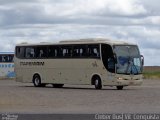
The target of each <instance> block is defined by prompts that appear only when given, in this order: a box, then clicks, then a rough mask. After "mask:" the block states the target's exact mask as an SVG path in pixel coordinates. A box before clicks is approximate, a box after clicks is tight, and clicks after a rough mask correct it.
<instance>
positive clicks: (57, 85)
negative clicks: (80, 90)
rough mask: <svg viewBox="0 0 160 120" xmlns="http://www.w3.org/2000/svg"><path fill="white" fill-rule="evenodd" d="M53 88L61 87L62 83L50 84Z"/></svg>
mask: <svg viewBox="0 0 160 120" xmlns="http://www.w3.org/2000/svg"><path fill="white" fill-rule="evenodd" d="M52 85H53V87H54V88H62V87H63V85H64V84H52Z"/></svg>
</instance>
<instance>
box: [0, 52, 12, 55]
mask: <svg viewBox="0 0 160 120" xmlns="http://www.w3.org/2000/svg"><path fill="white" fill-rule="evenodd" d="M7 54H14V52H0V55H7Z"/></svg>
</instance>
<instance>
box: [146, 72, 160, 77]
mask: <svg viewBox="0 0 160 120" xmlns="http://www.w3.org/2000/svg"><path fill="white" fill-rule="evenodd" d="M143 75H144V78H145V79H160V71H159V72H144V73H143Z"/></svg>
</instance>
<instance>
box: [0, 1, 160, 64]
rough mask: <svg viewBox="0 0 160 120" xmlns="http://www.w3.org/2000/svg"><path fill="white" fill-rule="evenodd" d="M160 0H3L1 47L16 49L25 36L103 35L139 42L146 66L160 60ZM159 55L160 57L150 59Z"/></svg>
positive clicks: (50, 39)
mask: <svg viewBox="0 0 160 120" xmlns="http://www.w3.org/2000/svg"><path fill="white" fill-rule="evenodd" d="M159 4H160V1H159V0H154V1H150V0H141V1H139V0H14V1H13V0H3V1H0V26H1V27H0V41H1V43H2V41H4V42H3V43H4V44H5V45H2V44H1V45H0V47H1V51H13V50H14V46H15V44H17V43H20V42H26V41H27V42H29V43H33V42H44V41H47V42H57V41H59V40H65V39H79V38H91V37H92V38H94V37H96V38H97V37H103V38H109V39H115V40H123V41H128V42H133V43H137V44H138V45H139V47H140V50H141V52H142V54H143V55H144V56H145V60H146V62H145V65H160V62H159V61H158V59H160V57H159V56H157V55H158V54H159V52H158V51H159V49H160V41H159V39H160V28H159V25H160V12H159V11H160V7H159ZM147 51H149V52H147ZM154 56H155V57H156V59H157V61H156V62H154V61H150V58H151V57H154Z"/></svg>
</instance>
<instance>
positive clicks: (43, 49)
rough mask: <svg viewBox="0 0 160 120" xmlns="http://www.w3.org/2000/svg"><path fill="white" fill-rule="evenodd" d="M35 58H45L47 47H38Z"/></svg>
mask: <svg viewBox="0 0 160 120" xmlns="http://www.w3.org/2000/svg"><path fill="white" fill-rule="evenodd" d="M36 57H37V58H46V57H47V47H46V46H40V47H37V48H36Z"/></svg>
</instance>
